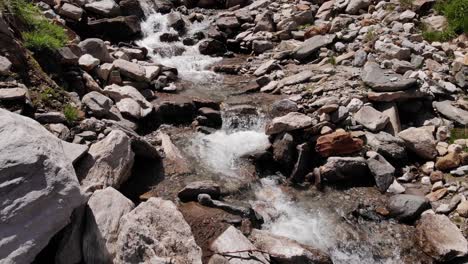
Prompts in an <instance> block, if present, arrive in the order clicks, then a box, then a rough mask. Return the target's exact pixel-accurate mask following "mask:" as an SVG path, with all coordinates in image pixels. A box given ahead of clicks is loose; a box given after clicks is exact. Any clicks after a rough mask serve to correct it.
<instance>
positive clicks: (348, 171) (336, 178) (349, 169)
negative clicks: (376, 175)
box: [320, 157, 369, 182]
mask: <svg viewBox="0 0 468 264" xmlns="http://www.w3.org/2000/svg"><path fill="white" fill-rule="evenodd" d="M368 174H369V169H368V167H367V162H366V160H365V159H364V158H362V157H329V158H328V159H327V163H325V165H323V166H321V167H320V177H321V179H322V180H323V181H328V182H340V181H347V180H353V179H356V180H359V179H362V178H363V177H366V176H367V175H368Z"/></svg>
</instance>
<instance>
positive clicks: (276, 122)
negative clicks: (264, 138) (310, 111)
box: [265, 112, 314, 135]
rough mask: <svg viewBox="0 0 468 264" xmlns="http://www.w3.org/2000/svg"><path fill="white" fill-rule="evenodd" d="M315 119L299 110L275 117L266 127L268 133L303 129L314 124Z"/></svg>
mask: <svg viewBox="0 0 468 264" xmlns="http://www.w3.org/2000/svg"><path fill="white" fill-rule="evenodd" d="M313 121H314V120H313V119H312V118H311V117H309V116H307V115H305V114H302V113H299V112H291V113H288V114H286V115H284V116H280V117H276V118H274V119H273V120H272V121H271V122H270V123H269V124H268V125H267V127H266V131H265V133H266V134H267V135H274V134H279V133H282V132H288V131H293V130H297V129H303V128H306V127H309V126H312V125H313Z"/></svg>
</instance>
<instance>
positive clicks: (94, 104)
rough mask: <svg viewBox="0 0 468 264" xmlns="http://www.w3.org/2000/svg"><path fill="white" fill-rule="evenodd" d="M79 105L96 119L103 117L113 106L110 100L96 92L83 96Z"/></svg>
mask: <svg viewBox="0 0 468 264" xmlns="http://www.w3.org/2000/svg"><path fill="white" fill-rule="evenodd" d="M81 103H82V104H83V106H84V109H85V111H86V112H87V113H89V114H91V115H93V116H96V117H105V116H107V115H108V114H109V111H110V110H111V107H112V106H113V105H114V103H113V102H112V100H111V99H110V98H109V97H107V96H105V95H103V94H100V93H98V92H90V93H87V94H86V95H85V96H83V99H81Z"/></svg>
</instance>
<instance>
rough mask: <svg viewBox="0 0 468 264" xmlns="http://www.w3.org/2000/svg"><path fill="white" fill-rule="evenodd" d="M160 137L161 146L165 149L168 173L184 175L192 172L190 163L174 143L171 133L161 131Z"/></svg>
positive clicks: (165, 170) (164, 162) (166, 170)
mask: <svg viewBox="0 0 468 264" xmlns="http://www.w3.org/2000/svg"><path fill="white" fill-rule="evenodd" d="M158 137H159V139H160V140H161V147H162V148H163V151H164V155H165V157H164V160H163V166H164V172H165V173H166V174H167V175H183V174H187V173H190V172H191V168H190V163H189V161H188V160H187V159H186V158H185V157H184V155H183V154H182V152H181V151H180V150H179V149H178V148H177V146H176V145H174V143H172V140H171V138H170V137H169V135H167V134H164V133H159V135H158Z"/></svg>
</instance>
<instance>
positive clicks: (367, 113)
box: [353, 105, 390, 132]
mask: <svg viewBox="0 0 468 264" xmlns="http://www.w3.org/2000/svg"><path fill="white" fill-rule="evenodd" d="M353 118H354V120H356V122H358V123H359V124H361V125H363V126H364V127H365V128H367V129H369V130H370V131H373V132H377V131H380V130H382V129H384V128H385V126H386V125H387V124H388V122H389V121H390V118H389V117H388V116H386V115H384V114H382V113H381V112H379V111H377V110H375V108H373V107H372V106H367V105H365V106H363V107H361V109H359V111H357V112H356V113H355V114H354V115H353Z"/></svg>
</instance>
